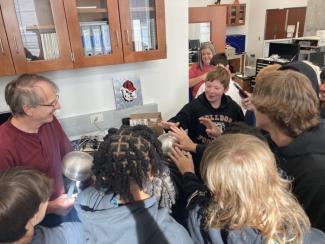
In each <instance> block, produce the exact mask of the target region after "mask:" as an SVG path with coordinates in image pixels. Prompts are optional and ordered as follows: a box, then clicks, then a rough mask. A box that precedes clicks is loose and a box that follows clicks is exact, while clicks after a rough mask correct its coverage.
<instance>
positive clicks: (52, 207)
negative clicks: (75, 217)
mask: <svg viewBox="0 0 325 244" xmlns="http://www.w3.org/2000/svg"><path fill="white" fill-rule="evenodd" d="M75 200H76V198H75V195H74V196H73V197H69V198H68V197H67V194H62V195H61V196H59V197H58V198H56V199H54V200H52V201H49V204H48V206H47V210H46V212H47V213H54V214H57V215H61V216H65V215H67V214H68V213H69V211H70V210H71V208H72V207H73V204H74V202H75Z"/></svg>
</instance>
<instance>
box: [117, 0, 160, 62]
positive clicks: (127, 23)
mask: <svg viewBox="0 0 325 244" xmlns="http://www.w3.org/2000/svg"><path fill="white" fill-rule="evenodd" d="M119 3H120V18H121V26H122V33H123V43H124V60H125V61H126V62H132V61H142V60H151V59H157V58H165V57H166V40H165V12H164V1H163V0H121V1H120V2H119Z"/></svg>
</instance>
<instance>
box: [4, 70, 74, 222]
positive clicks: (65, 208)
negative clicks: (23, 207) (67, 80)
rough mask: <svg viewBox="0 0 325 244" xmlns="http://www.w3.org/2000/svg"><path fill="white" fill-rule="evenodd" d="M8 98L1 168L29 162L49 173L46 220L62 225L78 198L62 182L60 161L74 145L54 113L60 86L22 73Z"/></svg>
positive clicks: (10, 85)
mask: <svg viewBox="0 0 325 244" xmlns="http://www.w3.org/2000/svg"><path fill="white" fill-rule="evenodd" d="M5 99H6V102H7V104H8V105H9V107H10V110H11V113H12V117H10V118H9V119H8V121H6V122H5V123H4V124H2V125H1V126H0V138H1V140H0V170H3V169H6V168H10V167H14V166H27V167H30V168H33V169H37V170H39V171H41V172H43V173H44V174H45V175H47V176H48V177H50V178H51V179H52V180H53V192H52V195H51V197H50V201H49V204H48V208H47V216H46V218H45V220H44V222H43V224H44V225H45V226H48V227H51V226H56V225H59V224H60V223H61V222H62V221H64V220H63V219H64V218H66V219H67V218H70V217H71V216H72V215H73V213H72V212H74V211H71V209H72V208H73V204H74V200H75V199H74V198H67V197H66V195H65V190H64V184H63V176H62V167H61V161H62V158H63V156H64V155H65V154H66V153H68V152H70V151H71V150H72V145H71V143H70V141H69V139H68V138H67V136H66V134H65V133H64V131H63V129H62V127H61V125H60V123H59V121H58V120H57V119H56V117H55V115H54V113H55V111H56V110H57V109H59V108H60V103H59V95H58V87H57V85H56V84H55V83H54V82H53V81H51V80H49V79H47V78H45V77H43V76H40V75H36V74H23V75H21V76H19V77H18V78H17V79H15V80H13V81H11V82H9V83H8V84H7V86H6V88H5ZM63 216H65V217H63ZM69 216H70V217H69ZM73 216H74V215H73ZM71 218H72V219H73V218H74V217H71ZM70 220H71V219H70Z"/></svg>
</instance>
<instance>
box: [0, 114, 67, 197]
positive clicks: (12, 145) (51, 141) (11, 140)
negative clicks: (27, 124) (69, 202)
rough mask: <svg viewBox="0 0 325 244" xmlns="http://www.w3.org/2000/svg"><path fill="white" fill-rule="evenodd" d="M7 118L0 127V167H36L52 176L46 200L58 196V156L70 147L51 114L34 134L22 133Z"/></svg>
mask: <svg viewBox="0 0 325 244" xmlns="http://www.w3.org/2000/svg"><path fill="white" fill-rule="evenodd" d="M9 120H10V119H9ZM9 120H8V121H7V122H5V123H4V124H2V125H1V126H0V170H1V169H6V168H9V167H14V166H27V167H31V168H34V169H37V170H39V171H41V172H43V173H44V174H46V175H47V176H49V177H50V178H51V179H53V184H54V185H53V188H54V189H53V193H52V195H51V198H50V200H53V199H55V198H57V197H59V196H60V195H61V194H62V193H64V186H63V178H62V158H63V156H64V155H65V154H66V153H68V152H70V151H71V150H72V145H71V143H70V141H69V139H68V138H67V136H66V134H65V133H64V131H63V129H62V127H61V125H60V123H59V121H58V120H57V119H56V118H55V117H54V118H53V121H52V122H50V123H46V124H44V125H42V126H41V127H40V128H39V131H38V133H26V132H23V131H21V130H19V129H17V128H16V127H14V126H13V125H12V124H11V123H10V121H9Z"/></svg>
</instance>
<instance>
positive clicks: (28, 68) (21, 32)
mask: <svg viewBox="0 0 325 244" xmlns="http://www.w3.org/2000/svg"><path fill="white" fill-rule="evenodd" d="M1 10H2V15H3V20H4V25H5V29H6V34H7V38H8V42H9V46H10V51H11V56H12V60H13V63H14V67H15V70H16V73H18V74H19V73H34V72H43V71H50V70H58V69H67V68H72V67H73V63H72V60H71V57H70V56H71V55H70V54H71V52H70V50H71V49H70V42H69V36H68V29H67V25H66V21H65V14H64V11H63V2H62V1H61V0H24V1H22V0H17V1H13V0H6V1H1ZM1 33H2V34H3V31H1Z"/></svg>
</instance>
